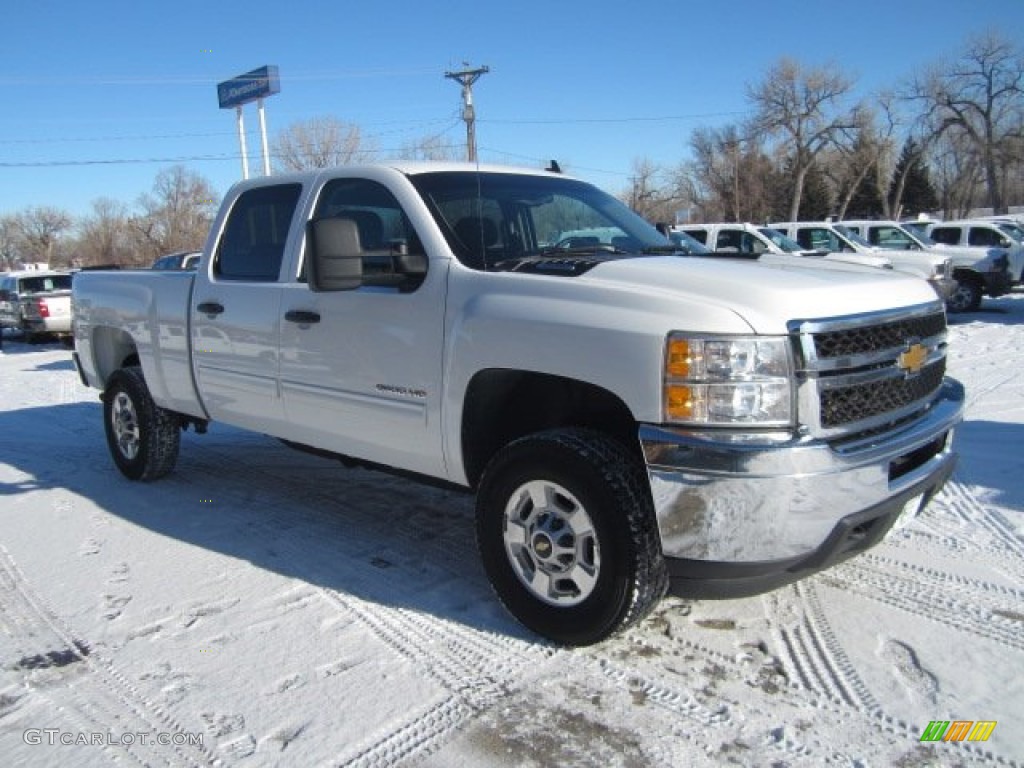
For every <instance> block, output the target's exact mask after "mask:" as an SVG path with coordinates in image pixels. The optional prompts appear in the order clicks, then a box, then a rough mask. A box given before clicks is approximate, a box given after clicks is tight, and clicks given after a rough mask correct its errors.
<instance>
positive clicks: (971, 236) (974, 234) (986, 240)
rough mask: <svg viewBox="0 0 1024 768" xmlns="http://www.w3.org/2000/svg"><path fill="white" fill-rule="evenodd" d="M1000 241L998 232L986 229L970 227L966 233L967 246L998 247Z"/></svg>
mask: <svg viewBox="0 0 1024 768" xmlns="http://www.w3.org/2000/svg"><path fill="white" fill-rule="evenodd" d="M1002 239H1003V238H1002V236H1001V235H1000V234H999V233H998V232H996V231H995V230H993V229H989V228H988V227H971V228H970V230H968V232H967V244H968V245H984V246H989V247H991V246H999V245H1001V244H1002Z"/></svg>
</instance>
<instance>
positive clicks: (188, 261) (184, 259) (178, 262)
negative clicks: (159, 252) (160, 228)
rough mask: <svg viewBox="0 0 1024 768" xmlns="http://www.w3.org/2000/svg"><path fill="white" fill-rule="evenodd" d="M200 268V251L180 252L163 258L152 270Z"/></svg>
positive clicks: (157, 261)
mask: <svg viewBox="0 0 1024 768" xmlns="http://www.w3.org/2000/svg"><path fill="white" fill-rule="evenodd" d="M197 266H199V251H180V252H178V253H171V254H168V255H167V256H161V257H160V258H159V259H157V260H156V261H154V262H153V266H152V269H195V268H196V267H197Z"/></svg>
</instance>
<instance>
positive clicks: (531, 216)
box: [410, 171, 672, 270]
mask: <svg viewBox="0 0 1024 768" xmlns="http://www.w3.org/2000/svg"><path fill="white" fill-rule="evenodd" d="M410 180H411V181H412V183H413V185H414V186H415V187H416V189H417V190H418V191H419V193H420V195H422V197H423V199H424V200H425V201H426V202H427V206H428V207H429V208H430V211H431V213H432V214H433V216H434V218H435V219H436V221H437V223H438V225H439V226H440V228H441V231H442V232H444V235H445V238H446V239H447V240H448V244H449V245H450V246H451V248H452V252H453V253H455V255H456V256H457V257H458V259H459V261H461V262H462V263H463V264H465V265H466V266H469V267H472V268H473V269H485V270H489V269H495V268H503V267H502V266H501V265H502V262H508V261H509V260H522V259H528V258H531V257H540V256H551V255H557V254H567V253H597V254H634V255H639V254H643V253H644V252H645V251H646V252H657V251H658V250H659V249H660V251H661V252H665V251H666V250H671V249H672V246H671V243H670V242H669V241H668V240H667V239H666V238H665V237H664V236H663V235H662V234H661V233H660V232H658V230H657V229H655V228H654V227H653V226H651V225H650V224H649V223H647V222H646V221H645V220H644V219H642V218H640V217H639V216H637V215H636V214H635V213H633V212H632V211H631V210H629V208H627V207H626V206H625V205H623V204H622V203H621V202H619V201H618V200H616V199H615V198H614V197H612V196H611V195H609V194H606V193H605V192H602V191H601V190H599V189H597V188H596V187H594V186H592V185H590V184H587V183H585V182H582V181H577V180H574V179H566V178H559V177H554V176H530V175H524V174H515V173H490V172H481V173H465V172H451V171H439V172H436V173H424V174H417V175H413V176H411V177H410Z"/></svg>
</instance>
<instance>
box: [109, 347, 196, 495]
mask: <svg viewBox="0 0 1024 768" xmlns="http://www.w3.org/2000/svg"><path fill="white" fill-rule="evenodd" d="M103 423H104V425H105V428H106V433H107V447H108V448H109V449H110V455H111V456H112V457H113V459H114V463H115V464H116V465H117V468H118V469H119V470H121V474H123V475H124V476H125V477H127V478H129V479H131V480H156V479H157V478H160V477H163V476H164V475H166V474H167V473H168V472H170V471H171V470H172V469H174V464H175V462H176V461H177V460H178V448H179V446H180V443H181V422H180V419H179V418H178V417H177V415H176V414H174V413H173V412H171V411H166V410H164V409H163V408H161V407H159V406H158V405H157V404H156V403H154V402H153V398H152V397H151V396H150V394H149V389H148V388H147V387H146V380H145V379H144V378H143V376H142V370H141V369H140V368H138V367H130V368H122V369H121V370H119V371H116V372H115V373H114V374H113V375H112V376H111V377H110V380H109V381H108V382H107V388H106V390H105V391H104V393H103Z"/></svg>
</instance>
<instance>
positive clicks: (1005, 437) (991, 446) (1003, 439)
mask: <svg viewBox="0 0 1024 768" xmlns="http://www.w3.org/2000/svg"><path fill="white" fill-rule="evenodd" d="M954 444H955V445H956V450H957V453H959V454H960V459H959V464H958V466H957V469H956V473H955V475H954V477H955V478H956V479H957V480H959V481H960V482H962V483H965V484H967V485H974V486H980V487H981V488H985V489H988V490H989V491H990V492H991V496H989V497H988V499H989V500H990V501H991V502H992V503H993V504H996V505H998V506H1001V507H1010V508H1013V509H1016V510H1021V511H1024V481H1022V478H1024V424H1012V423H1007V422H1003V421H973V420H968V421H965V422H963V423H962V424H960V426H958V427H957V428H956V437H955V443H954ZM1007 457H1013V458H1012V459H1011V460H1009V461H1008V460H1007Z"/></svg>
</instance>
